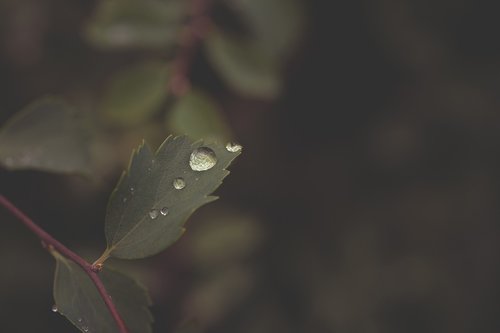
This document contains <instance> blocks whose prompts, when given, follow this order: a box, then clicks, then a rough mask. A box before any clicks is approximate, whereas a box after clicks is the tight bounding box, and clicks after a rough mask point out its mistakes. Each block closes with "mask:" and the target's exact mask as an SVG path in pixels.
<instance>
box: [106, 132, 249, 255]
mask: <svg viewBox="0 0 500 333" xmlns="http://www.w3.org/2000/svg"><path fill="white" fill-rule="evenodd" d="M199 147H208V148H209V149H211V150H213V152H214V153H215V155H216V158H217V163H216V164H215V166H213V167H212V168H211V169H209V170H206V171H194V170H192V169H191V167H190V156H191V154H192V153H193V152H194V151H195V150H196V149H198V148H199ZM239 154H240V152H229V151H227V150H226V148H225V147H224V145H221V144H218V143H207V144H203V143H202V142H201V141H198V142H196V143H192V142H191V141H190V140H189V139H188V138H187V137H185V136H183V137H176V138H173V137H169V138H167V139H166V140H165V141H164V142H163V144H162V145H161V146H160V148H158V151H157V152H156V154H153V153H152V151H151V150H150V149H149V147H148V146H147V145H145V144H143V145H141V146H140V147H139V149H138V150H137V152H136V153H134V154H133V156H132V159H131V162H130V166H129V170H128V171H127V172H126V173H124V174H123V175H122V178H121V179H120V181H119V183H118V186H117V188H116V189H115V191H114V192H113V193H112V195H111V198H110V201H109V203H108V209H107V213H106V224H105V232H106V239H107V242H108V247H107V249H106V251H105V256H106V255H111V256H114V257H119V258H127V259H134V258H142V257H146V256H149V255H153V254H155V253H158V252H159V251H161V250H163V249H164V248H166V247H167V246H169V245H171V244H172V243H174V242H175V241H176V240H177V239H178V238H179V237H180V236H181V235H182V233H183V232H184V228H183V224H184V223H185V221H186V219H187V218H188V217H189V215H191V213H192V212H193V211H194V210H196V209H197V208H199V207H201V206H202V205H204V204H206V203H208V202H211V201H213V200H215V199H216V197H213V196H209V195H210V194H211V193H212V192H213V191H215V189H217V187H219V185H220V184H221V183H222V180H223V179H224V177H226V176H227V175H228V174H229V171H227V170H226V167H227V166H228V165H229V164H230V163H231V161H232V160H233V159H234V158H235V157H236V156H238V155H239ZM179 178H180V179H182V181H183V182H184V184H185V187H183V188H182V189H176V188H175V187H174V185H173V184H174V181H175V180H176V179H179Z"/></svg>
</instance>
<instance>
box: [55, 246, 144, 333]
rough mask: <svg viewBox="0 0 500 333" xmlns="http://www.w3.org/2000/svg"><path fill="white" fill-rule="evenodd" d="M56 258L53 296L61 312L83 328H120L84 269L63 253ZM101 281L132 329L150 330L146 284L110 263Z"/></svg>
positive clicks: (134, 332) (138, 331)
mask: <svg viewBox="0 0 500 333" xmlns="http://www.w3.org/2000/svg"><path fill="white" fill-rule="evenodd" d="M52 254H53V256H54V258H55V259H56V273H55V278H54V299H55V302H56V306H57V309H58V312H59V313H60V314H62V315H64V316H65V317H66V318H67V319H68V320H69V321H70V322H71V323H72V324H73V325H75V326H76V327H78V328H79V329H80V330H81V331H82V332H106V333H112V332H119V331H118V329H117V326H116V323H115V321H114V319H113V317H112V316H111V314H110V312H109V310H108V308H107V307H106V305H105V304H104V301H103V300H102V298H101V296H100V294H99V292H98V291H97V289H96V287H95V285H94V284H93V282H92V280H91V279H90V278H89V276H88V275H87V274H86V273H85V271H84V270H83V269H82V268H81V267H80V266H78V265H77V264H75V263H74V262H72V261H70V260H68V259H66V258H65V257H63V256H62V255H61V254H59V253H57V252H55V251H52ZM99 276H100V278H101V281H102V282H103V284H104V286H105V287H106V290H107V292H108V294H109V295H110V296H111V297H112V300H113V303H114V304H115V306H116V307H117V309H118V312H119V313H120V315H121V317H122V318H123V320H124V321H125V324H126V326H127V328H128V329H129V330H130V332H131V333H148V332H151V323H152V321H153V317H152V315H151V313H150V311H149V308H148V307H149V306H150V305H151V300H150V298H149V295H148V293H147V291H146V289H145V288H144V287H142V286H141V285H139V284H138V283H137V282H136V281H134V280H133V279H132V278H130V277H128V276H126V275H124V274H122V273H120V272H118V271H114V270H112V269H109V268H107V267H104V269H103V270H102V271H101V272H100V273H99Z"/></svg>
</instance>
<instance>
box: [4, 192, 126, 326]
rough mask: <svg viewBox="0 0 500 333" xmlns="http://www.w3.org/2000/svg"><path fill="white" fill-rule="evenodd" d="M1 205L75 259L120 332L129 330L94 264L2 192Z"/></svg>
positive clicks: (70, 258)
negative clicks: (41, 225) (69, 247)
mask: <svg viewBox="0 0 500 333" xmlns="http://www.w3.org/2000/svg"><path fill="white" fill-rule="evenodd" d="M0 205H2V206H4V207H5V208H6V209H7V210H9V211H10V212H11V213H12V215H14V216H15V217H17V218H18V219H19V220H20V221H21V222H22V223H23V224H24V225H25V226H26V227H28V229H30V230H31V231H32V232H33V233H34V234H35V235H37V236H38V238H40V240H41V241H42V242H43V243H44V244H45V246H46V247H47V248H49V249H50V248H53V249H54V250H56V251H57V252H59V253H60V254H62V255H63V256H65V257H66V258H68V259H69V260H71V261H73V262H74V263H76V264H77V265H78V266H80V267H81V268H82V269H83V270H84V271H85V273H86V274H87V275H88V276H89V277H90V279H91V280H92V282H93V283H94V285H95V286H96V288H97V291H98V292H99V294H100V295H101V298H102V299H103V301H104V303H105V304H106V306H107V307H108V310H109V312H110V313H111V316H112V317H113V319H114V320H115V322H116V325H117V326H118V329H119V331H120V333H128V332H129V331H128V329H127V326H126V325H125V322H124V321H123V319H122V318H121V316H120V314H119V313H118V310H117V309H116V306H115V305H114V304H113V302H112V301H111V298H110V297H109V294H108V292H107V291H106V288H105V287H104V284H103V283H102V281H101V279H100V278H99V275H98V274H97V272H96V268H95V267H94V266H92V265H91V264H89V263H88V262H87V261H85V259H83V258H82V257H80V256H79V255H78V254H76V253H75V252H73V251H71V250H70V249H68V248H67V247H66V246H64V245H63V244H62V243H60V242H59V241H58V240H57V239H55V238H54V237H52V236H51V235H49V234H48V233H47V232H46V231H45V230H43V229H42V228H40V227H39V226H38V225H36V224H35V223H34V222H33V221H32V220H31V219H30V218H29V217H28V216H27V215H26V214H24V213H23V212H22V211H21V210H20V209H19V208H17V207H16V206H15V205H14V204H13V203H12V202H10V201H9V200H8V199H7V198H5V197H4V196H3V195H1V194H0Z"/></svg>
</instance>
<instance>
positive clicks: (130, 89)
mask: <svg viewBox="0 0 500 333" xmlns="http://www.w3.org/2000/svg"><path fill="white" fill-rule="evenodd" d="M167 82H168V68H167V67H166V66H165V65H164V64H162V63H156V62H152V63H144V64H139V65H136V66H133V67H131V68H127V69H125V70H123V71H121V72H119V73H117V74H116V75H115V76H114V77H113V79H112V80H111V82H110V84H109V87H108V90H107V91H106V93H105V95H104V97H103V101H102V104H101V111H102V113H103V115H104V117H105V118H106V119H107V120H109V121H111V122H113V123H115V124H119V125H135V124H137V123H140V122H143V121H145V120H147V119H148V118H149V117H151V116H152V115H153V114H154V113H155V112H157V111H158V110H159V109H160V107H161V105H162V103H163V102H164V101H165V99H166V98H167Z"/></svg>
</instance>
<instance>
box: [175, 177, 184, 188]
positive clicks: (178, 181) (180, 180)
mask: <svg viewBox="0 0 500 333" xmlns="http://www.w3.org/2000/svg"><path fill="white" fill-rule="evenodd" d="M173 184H174V187H175V189H176V190H182V189H183V188H184V187H186V182H185V181H184V179H183V178H175V179H174V182H173Z"/></svg>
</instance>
